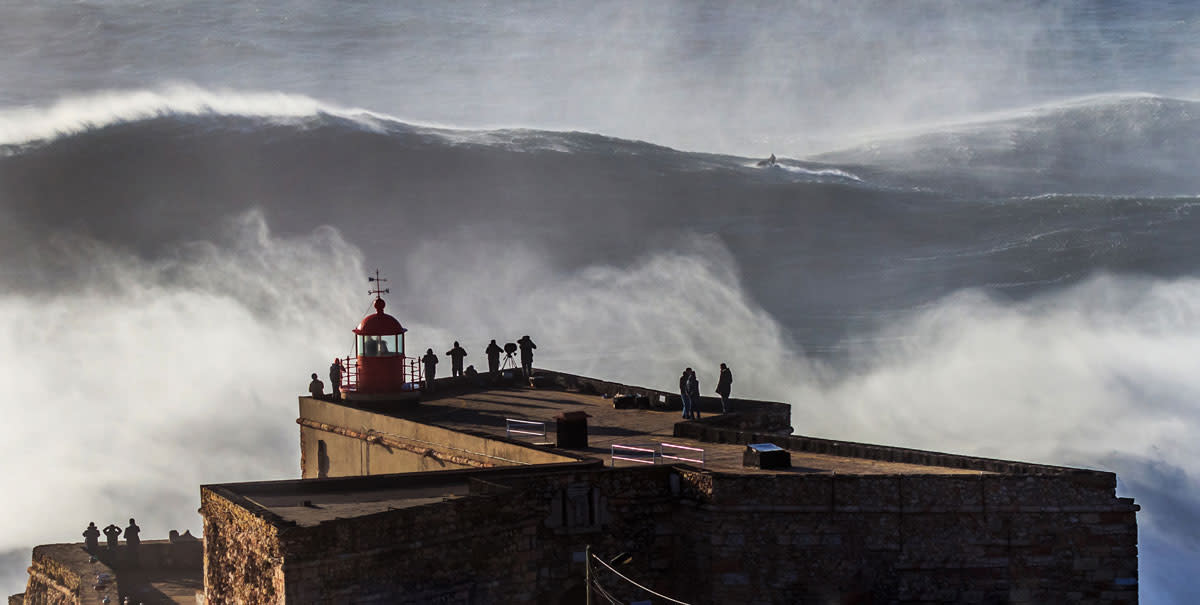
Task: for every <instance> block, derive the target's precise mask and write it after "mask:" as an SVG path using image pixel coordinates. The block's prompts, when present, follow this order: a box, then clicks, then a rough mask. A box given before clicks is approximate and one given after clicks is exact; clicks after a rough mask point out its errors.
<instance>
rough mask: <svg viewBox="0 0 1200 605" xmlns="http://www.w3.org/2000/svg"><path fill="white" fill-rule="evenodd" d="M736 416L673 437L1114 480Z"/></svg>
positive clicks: (682, 429)
mask: <svg viewBox="0 0 1200 605" xmlns="http://www.w3.org/2000/svg"><path fill="white" fill-rule="evenodd" d="M736 416H737V414H732V415H730V416H729V417H714V418H705V419H704V420H699V421H692V422H679V423H676V424H675V427H674V435H675V436H676V437H683V438H685V439H695V440H697V441H708V442H710V443H741V444H748V443H774V444H775V445H778V446H779V447H781V448H784V449H786V450H791V451H795V452H813V453H817V454H829V455H831V456H840V457H843V458H863V459H867V460H884V461H887V462H903V463H907V464H919V465H922V466H942V467H947V468H962V469H970V470H976V471H985V472H989V473H1004V474H1047V473H1050V474H1070V475H1080V476H1096V475H1102V476H1105V477H1107V479H1102V480H1103V481H1110V480H1111V481H1115V480H1116V479H1115V475H1113V474H1112V473H1107V472H1101V471H1093V470H1087V469H1078V468H1070V467H1065V466H1052V465H1047V464H1033V463H1029V462H1016V461H1012V460H997V459H994V458H980V457H977V456H963V455H960V454H948V453H944V452H931V451H927V450H914V449H909V448H903V447H894V446H890V445H877V444H872V443H856V442H853V441H839V440H835V439H820V438H817V437H806V436H804V435H788V434H780V433H776V432H771V431H764V430H754V429H751V430H745V429H741V428H738V427H737V426H731V424H732V425H737V424H741V423H740V422H739V421H738V420H737V418H736Z"/></svg>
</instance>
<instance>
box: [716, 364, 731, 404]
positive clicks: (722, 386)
mask: <svg viewBox="0 0 1200 605" xmlns="http://www.w3.org/2000/svg"><path fill="white" fill-rule="evenodd" d="M732 386H733V372H730V371H729V367H728V366H726V365H725V364H721V376H720V377H719V378H717V394H718V395H720V396H721V413H722V414H727V413H729V412H731V411H733V410H732V408H731V407H730V404H729V392H730V387H732Z"/></svg>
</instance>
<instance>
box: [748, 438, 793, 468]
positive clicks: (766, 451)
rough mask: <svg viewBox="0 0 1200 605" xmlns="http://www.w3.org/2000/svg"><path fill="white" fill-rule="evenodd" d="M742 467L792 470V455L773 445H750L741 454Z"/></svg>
mask: <svg viewBox="0 0 1200 605" xmlns="http://www.w3.org/2000/svg"><path fill="white" fill-rule="evenodd" d="M742 466H749V467H754V468H765V469H777V468H792V454H791V452H789V451H787V450H785V449H783V448H781V447H779V446H778V445H775V444H774V443H751V444H749V445H747V446H746V451H745V453H743V454H742Z"/></svg>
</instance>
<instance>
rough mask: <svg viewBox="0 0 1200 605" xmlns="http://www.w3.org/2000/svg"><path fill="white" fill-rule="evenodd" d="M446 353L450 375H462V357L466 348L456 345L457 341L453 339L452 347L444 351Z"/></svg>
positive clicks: (465, 353)
mask: <svg viewBox="0 0 1200 605" xmlns="http://www.w3.org/2000/svg"><path fill="white" fill-rule="evenodd" d="M446 355H449V356H450V375H451V376H462V375H463V367H462V364H463V358H465V357H466V356H467V350H466V349H464V348H462V347H460V346H458V341H457V340H456V341H454V348H453V349H450V350H449V351H446Z"/></svg>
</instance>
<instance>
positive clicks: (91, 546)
mask: <svg viewBox="0 0 1200 605" xmlns="http://www.w3.org/2000/svg"><path fill="white" fill-rule="evenodd" d="M141 532H142V528H140V527H138V525H137V523H135V522H134V520H133V519H130V520H129V527H126V528H125V530H124V534H125V545H126V546H128V547H129V558H130V560H131V561H135V562H136V561H137V549H138V546H139V545H141V543H142V538H141ZM100 533H101V530H99V529H97V528H96V522H95V521H93V522H90V523H88V526H87V529H85V530H83V544H84V546H86V547H87V551H88V552H90V553H92V554H93V555H98V554H100ZM121 533H122V530H121V528H120V527H117V526H116V525H115V524H113V523H109V524H108V527H105V528H104V538H105V539H106V540H107V541H108V550H109V551H112V552H116V550H117V539H118V538H120V537H121Z"/></svg>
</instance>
